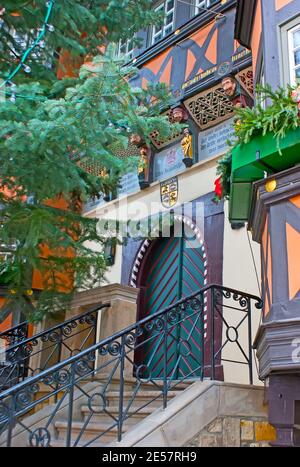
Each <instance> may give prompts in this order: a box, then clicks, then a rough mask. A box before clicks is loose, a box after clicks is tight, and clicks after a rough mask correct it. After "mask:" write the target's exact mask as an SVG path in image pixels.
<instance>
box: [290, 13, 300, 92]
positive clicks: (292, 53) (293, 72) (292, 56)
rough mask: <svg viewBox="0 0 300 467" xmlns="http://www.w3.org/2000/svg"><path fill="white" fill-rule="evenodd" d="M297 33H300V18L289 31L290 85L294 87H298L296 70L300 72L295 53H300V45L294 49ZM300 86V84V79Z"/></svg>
mask: <svg viewBox="0 0 300 467" xmlns="http://www.w3.org/2000/svg"><path fill="white" fill-rule="evenodd" d="M296 31H299V32H300V18H299V23H298V24H297V25H296V26H295V27H292V28H291V29H289V30H288V31H287V35H288V38H287V40H288V51H289V74H290V84H291V85H292V86H296V85H297V77H296V70H300V63H299V64H298V65H296V64H295V52H296V51H299V52H300V44H299V45H298V46H297V47H294V43H293V39H294V37H293V35H294V33H295V32H296ZM299 84H300V78H299Z"/></svg>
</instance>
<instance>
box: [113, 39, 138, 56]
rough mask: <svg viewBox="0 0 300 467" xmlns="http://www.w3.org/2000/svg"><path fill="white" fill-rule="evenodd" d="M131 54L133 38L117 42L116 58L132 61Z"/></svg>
mask: <svg viewBox="0 0 300 467" xmlns="http://www.w3.org/2000/svg"><path fill="white" fill-rule="evenodd" d="M133 52H134V42H133V38H132V39H128V40H124V39H121V40H120V41H119V48H118V51H117V55H118V57H123V58H125V60H127V61H129V60H132V59H133Z"/></svg>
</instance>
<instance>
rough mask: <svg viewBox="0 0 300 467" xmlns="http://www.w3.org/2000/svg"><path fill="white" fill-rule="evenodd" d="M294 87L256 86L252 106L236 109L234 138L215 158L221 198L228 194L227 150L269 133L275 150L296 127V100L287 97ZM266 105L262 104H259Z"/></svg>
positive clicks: (229, 171) (226, 196)
mask: <svg viewBox="0 0 300 467" xmlns="http://www.w3.org/2000/svg"><path fill="white" fill-rule="evenodd" d="M293 89H294V88H292V87H290V86H288V87H287V88H286V89H285V88H279V89H277V90H276V91H273V90H272V88H271V86H269V85H266V86H257V89H256V92H257V101H258V102H260V103H258V104H257V105H256V106H255V107H254V108H252V109H251V108H249V107H247V108H243V109H236V111H235V113H236V123H235V135H236V136H237V139H236V141H235V143H234V144H232V143H230V142H229V143H228V145H229V146H230V149H229V151H228V152H227V154H226V155H225V156H224V157H223V158H221V159H220V160H219V161H218V167H217V174H218V175H220V176H221V177H222V178H221V184H222V187H223V197H224V198H225V199H226V198H228V196H229V195H230V177H231V161H232V156H231V151H232V149H233V148H234V147H236V146H237V145H239V144H240V145H242V144H247V143H249V142H250V141H251V140H252V138H254V137H255V136H259V135H266V134H267V133H269V132H271V133H272V134H273V135H274V138H276V140H277V147H278V152H279V154H280V155H281V151H280V140H281V139H282V138H284V137H285V135H286V134H287V132H288V131H289V130H294V129H296V128H297V127H298V126H299V124H300V119H299V109H298V104H297V102H294V101H293V99H292V97H291V92H292V91H293ZM263 104H266V105H263Z"/></svg>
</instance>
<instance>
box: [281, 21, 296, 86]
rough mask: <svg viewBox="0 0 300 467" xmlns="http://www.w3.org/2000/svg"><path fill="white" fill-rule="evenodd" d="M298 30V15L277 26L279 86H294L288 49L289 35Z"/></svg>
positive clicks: (291, 60) (290, 55)
mask: <svg viewBox="0 0 300 467" xmlns="http://www.w3.org/2000/svg"><path fill="white" fill-rule="evenodd" d="M298 28H300V15H299V14H298V15H297V16H296V17H294V18H293V19H291V20H289V21H288V22H286V23H283V24H281V25H279V26H278V35H279V44H280V57H279V61H280V64H279V66H280V74H281V85H282V86H287V85H295V84H296V82H295V77H293V71H294V69H295V66H293V67H292V63H293V55H292V53H293V52H292V51H291V49H290V41H291V39H290V37H291V36H290V34H291V33H292V32H293V31H295V30H296V29H298Z"/></svg>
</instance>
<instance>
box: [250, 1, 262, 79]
mask: <svg viewBox="0 0 300 467" xmlns="http://www.w3.org/2000/svg"><path fill="white" fill-rule="evenodd" d="M261 2H262V0H258V2H257V7H256V13H255V19H254V24H253V32H252V38H251V50H252V61H253V74H254V76H255V72H256V65H257V57H258V51H259V45H260V40H261V34H262V9H261Z"/></svg>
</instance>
